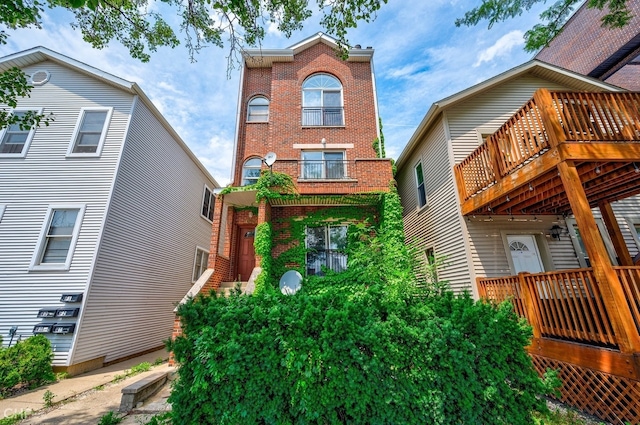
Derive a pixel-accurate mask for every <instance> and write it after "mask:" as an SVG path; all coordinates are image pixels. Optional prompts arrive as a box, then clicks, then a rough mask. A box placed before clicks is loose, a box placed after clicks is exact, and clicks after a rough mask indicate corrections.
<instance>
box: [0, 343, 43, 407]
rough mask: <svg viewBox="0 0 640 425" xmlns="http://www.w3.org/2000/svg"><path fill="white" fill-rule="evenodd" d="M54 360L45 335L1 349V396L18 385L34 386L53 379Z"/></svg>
mask: <svg viewBox="0 0 640 425" xmlns="http://www.w3.org/2000/svg"><path fill="white" fill-rule="evenodd" d="M52 360H53V352H52V351H51V343H50V342H49V340H48V339H47V338H46V337H45V336H43V335H36V336H32V337H30V338H28V339H26V340H24V341H20V342H18V343H16V344H15V345H14V346H12V347H9V348H2V349H0V396H4V395H6V394H7V393H8V392H9V391H10V390H11V389H12V388H14V387H16V386H17V385H24V386H27V387H33V386H38V385H41V384H43V383H45V382H49V381H53V380H54V379H55V375H54V374H53V370H52V369H51V361H52Z"/></svg>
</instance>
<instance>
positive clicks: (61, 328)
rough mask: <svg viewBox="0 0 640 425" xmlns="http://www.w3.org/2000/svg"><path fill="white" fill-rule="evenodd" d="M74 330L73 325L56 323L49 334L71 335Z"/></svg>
mask: <svg viewBox="0 0 640 425" xmlns="http://www.w3.org/2000/svg"><path fill="white" fill-rule="evenodd" d="M75 329H76V324H75V323H68V324H67V323H56V324H55V325H53V329H51V333H53V334H72V333H73V331H74V330H75Z"/></svg>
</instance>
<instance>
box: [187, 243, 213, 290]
mask: <svg viewBox="0 0 640 425" xmlns="http://www.w3.org/2000/svg"><path fill="white" fill-rule="evenodd" d="M208 260H209V251H207V250H204V249H202V248H200V247H196V258H195V260H194V261H193V277H192V278H191V280H192V281H193V282H194V283H195V282H196V281H197V280H198V279H199V278H200V276H202V273H204V272H205V270H207V262H208Z"/></svg>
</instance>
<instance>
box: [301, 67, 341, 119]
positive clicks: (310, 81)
mask: <svg viewBox="0 0 640 425" xmlns="http://www.w3.org/2000/svg"><path fill="white" fill-rule="evenodd" d="M342 112H343V111H342V84H340V81H339V80H338V79H337V78H336V77H333V76H331V75H328V74H316V75H313V76H312V77H310V78H307V80H305V82H304V83H303V84H302V125H308V126H339V125H344V117H343V113H342Z"/></svg>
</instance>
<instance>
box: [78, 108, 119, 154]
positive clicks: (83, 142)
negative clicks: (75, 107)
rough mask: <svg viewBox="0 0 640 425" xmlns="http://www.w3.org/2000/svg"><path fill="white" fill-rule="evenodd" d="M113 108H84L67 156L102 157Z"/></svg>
mask: <svg viewBox="0 0 640 425" xmlns="http://www.w3.org/2000/svg"><path fill="white" fill-rule="evenodd" d="M112 112H113V108H82V110H81V111H80V117H78V122H77V123H76V129H75V131H74V134H73V138H72V140H71V145H69V151H68V152H67V155H70V156H76V155H77V156H100V153H101V152H102V146H103V145H104V140H105V138H106V136H107V128H108V127H109V121H110V120H111V114H112Z"/></svg>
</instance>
